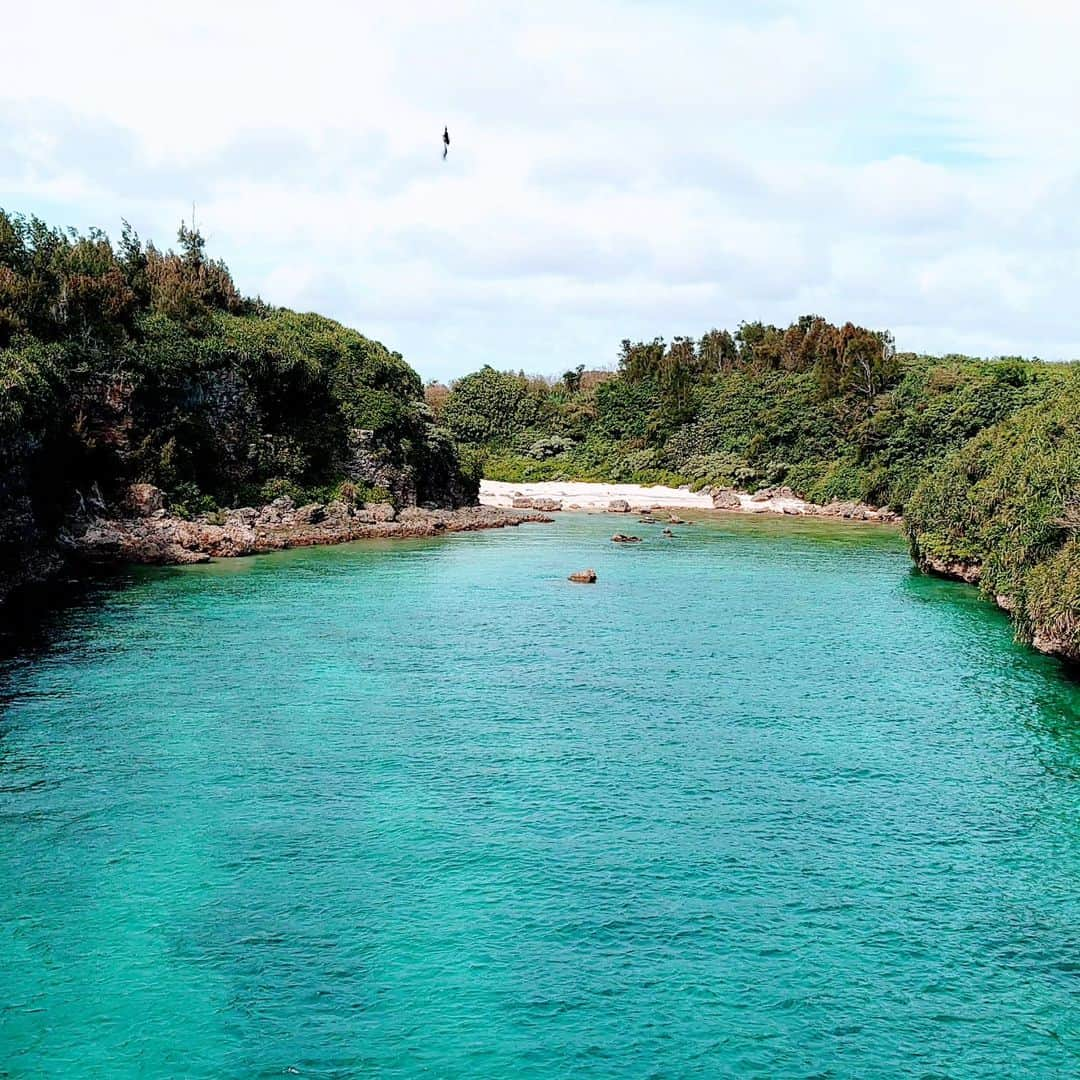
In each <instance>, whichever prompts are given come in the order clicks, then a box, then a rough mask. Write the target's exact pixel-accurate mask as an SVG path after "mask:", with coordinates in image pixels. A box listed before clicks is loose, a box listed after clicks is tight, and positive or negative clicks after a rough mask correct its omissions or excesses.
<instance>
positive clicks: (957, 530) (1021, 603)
mask: <svg viewBox="0 0 1080 1080" xmlns="http://www.w3.org/2000/svg"><path fill="white" fill-rule="evenodd" d="M907 524H908V530H909V534H910V536H911V540H912V548H913V551H914V553H915V555H916V558H918V559H919V560H920V561H921V562H924V563H929V564H937V565H939V566H942V567H948V566H949V565H950V564H959V565H960V566H965V565H967V566H975V567H980V568H981V577H980V584H981V586H982V588H983V589H984V590H985V591H986V592H987V593H988V594H989V595H991V596H1000V597H1003V598H1004V599H1005V603H1006V604H1007V606H1008V607H1009V608H1010V610H1012V611H1013V612H1014V614H1015V616H1016V619H1017V622H1018V625H1019V627H1020V631H1021V634H1022V635H1023V636H1024V637H1026V638H1029V639H1030V638H1035V639H1037V640H1038V641H1040V643H1041V644H1042V645H1043V646H1048V647H1050V648H1051V649H1052V651H1055V652H1059V653H1061V654H1062V655H1065V656H1069V657H1071V658H1073V659H1080V542H1078V539H1077V530H1078V529H1080V372H1077V371H1075V370H1073V371H1070V372H1069V373H1068V377H1067V378H1066V379H1064V380H1063V381H1062V383H1061V385H1060V386H1057V387H1056V388H1055V393H1054V394H1053V395H1051V396H1050V397H1049V398H1047V399H1046V400H1044V401H1042V402H1040V404H1038V405H1035V406H1031V407H1029V408H1026V409H1024V410H1022V411H1021V412H1018V413H1017V414H1016V415H1014V416H1011V417H1009V418H1008V419H1007V420H1005V421H1003V422H1002V423H1000V424H996V425H994V426H993V427H991V428H988V429H987V430H985V431H983V432H981V433H980V434H978V435H977V436H975V438H973V439H971V440H970V441H969V442H967V443H966V444H965V445H964V446H963V447H962V448H961V449H960V450H958V451H956V452H955V453H954V454H952V455H951V456H950V457H949V458H948V459H947V460H946V461H945V462H944V463H943V464H942V465H941V466H940V467H939V468H938V469H936V470H934V471H933V472H932V473H931V474H930V475H929V476H928V477H927V478H926V480H924V482H923V483H922V484H921V485H920V487H919V488H918V489H917V491H916V492H915V494H914V496H913V497H912V499H911V502H910V504H909V506H908V513H907Z"/></svg>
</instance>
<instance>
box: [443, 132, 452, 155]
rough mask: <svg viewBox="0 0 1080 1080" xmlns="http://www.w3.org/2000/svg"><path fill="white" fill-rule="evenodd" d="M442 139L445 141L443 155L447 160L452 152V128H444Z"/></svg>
mask: <svg viewBox="0 0 1080 1080" xmlns="http://www.w3.org/2000/svg"><path fill="white" fill-rule="evenodd" d="M442 141H443V148H442V156H443V161H445V160H446V155H447V154H448V153H449V152H450V129H449V128H445V127H444V128H443V129H442Z"/></svg>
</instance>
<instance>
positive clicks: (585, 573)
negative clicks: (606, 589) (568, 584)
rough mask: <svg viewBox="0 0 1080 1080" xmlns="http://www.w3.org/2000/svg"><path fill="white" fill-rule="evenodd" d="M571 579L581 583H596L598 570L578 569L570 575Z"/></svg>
mask: <svg viewBox="0 0 1080 1080" xmlns="http://www.w3.org/2000/svg"><path fill="white" fill-rule="evenodd" d="M569 580H570V581H576V582H578V583H579V584H581V585H595V584H596V571H595V570H577V571H575V572H574V573H573V574H571V575H570V578H569Z"/></svg>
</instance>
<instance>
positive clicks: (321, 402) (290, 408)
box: [0, 210, 475, 592]
mask: <svg viewBox="0 0 1080 1080" xmlns="http://www.w3.org/2000/svg"><path fill="white" fill-rule="evenodd" d="M133 481H141V482H146V483H150V484H154V485H156V486H158V487H160V488H162V489H163V490H164V491H165V493H166V495H167V497H168V500H169V503H170V509H171V510H172V512H174V513H176V514H179V515H181V516H183V515H185V514H191V513H196V512H200V511H207V510H213V509H214V508H216V507H217V506H218V505H221V506H241V505H259V504H262V503H266V502H269V501H270V500H272V499H274V498H275V497H277V496H281V495H291V496H293V497H295V498H297V499H306V498H312V499H314V498H320V499H324V500H325V499H327V498H329V497H331V496H335V495H336V496H337V497H344V498H347V499H352V500H362V499H363V498H365V497H368V496H371V495H378V496H379V497H391V498H393V499H394V500H395V501H397V502H398V503H401V504H411V503H417V502H420V503H432V504H438V505H458V504H461V503H464V502H468V501H472V500H473V499H474V497H475V479H470V478H467V477H465V476H464V475H463V474H462V472H461V470H460V468H459V463H458V458H457V453H456V450H455V447H454V445H453V442H452V440H451V439H450V438H449V437H448V436H447V435H446V434H445V433H443V432H440V431H439V430H438V429H437V428H436V427H435V425H434V423H433V417H432V415H431V412H430V410H429V409H428V407H427V405H426V404H425V403H424V399H423V391H422V386H421V382H420V379H419V377H418V376H417V374H416V372H415V371H413V370H412V368H411V367H409V365H408V364H407V363H405V361H404V360H403V359H402V357H401V356H400V355H398V354H397V353H393V352H390V351H389V350H387V349H386V348H384V347H383V346H382V345H380V344H379V343H378V342H375V341H370V340H369V339H367V338H365V337H363V336H362V335H361V334H358V333H356V332H355V331H353V330H349V329H347V328H346V327H344V326H341V325H340V324H338V323H336V322H333V321H332V320H330V319H325V318H322V317H320V316H318V315H310V314H297V313H296V312H292V311H288V310H285V309H282V308H274V307H271V306H269V305H267V304H265V303H263V302H262V301H260V300H250V299H245V298H244V297H242V296H241V295H240V293H239V291H238V290H237V288H236V285H235V284H234V282H233V279H232V276H231V275H230V273H229V271H228V269H227V268H226V266H225V265H224V264H223V263H222V262H220V261H215V260H213V259H210V258H209V257H208V256H207V255H206V252H205V245H204V241H203V238H202V236H201V235H200V234H199V233H198V232H194V231H190V230H188V229H186V228H183V227H182V228H181V229H180V234H179V250H178V251H176V252H173V251H159V250H158V249H157V248H156V247H154V246H153V245H152V244H145V245H144V244H143V243H142V242H141V241H140V240H139V238H138V237H137V236H136V235H135V234H134V233H133V232H132V231H131V229H130V228H128V227H126V226H125V228H124V231H123V233H122V235H121V238H120V241H119V243H118V244H116V245H114V244H113V243H112V242H111V241H110V240H109V239H108V238H107V237H106V236H105V235H104V234H103V233H101V232H97V231H93V232H90V233H88V234H85V235H80V234H77V233H75V232H73V231H62V230H59V229H55V228H51V227H49V226H48V225H46V224H45V223H43V222H41V221H39V220H37V219H34V218H23V217H19V216H15V215H11V214H8V213H6V212H4V211H2V210H0V578H2V579H3V581H4V583H5V585H6V586H10V585H11V584H12V583H13V582H16V583H17V581H18V580H19V579H20V578H21V577H23V576H28V577H33V576H36V575H37V574H38V573H39V572H40V571H41V570H43V569H45V568H46V564H48V563H49V562H50V561H53V560H54V559H55V557H56V556H55V547H54V545H55V541H56V539H57V537H58V535H59V534H60V533H61V532H62V530H63V529H64V528H65V527H66V525H67V524H68V523H70V522H71V521H72V520H73V519H77V518H78V517H79V516H80V515H84V514H85V513H87V512H88V508H89V510H90V511H92V510H93V509H94V508H95V507H100V506H101V505H103V504H105V503H108V502H109V501H110V500H112V499H113V498H114V497H116V496H117V495H118V493H119V492H121V491H122V490H123V489H124V487H125V486H126V485H128V484H130V483H131V482H133ZM0 591H4V592H6V591H7V590H6V588H5V589H4V590H0Z"/></svg>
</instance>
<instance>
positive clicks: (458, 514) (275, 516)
mask: <svg viewBox="0 0 1080 1080" xmlns="http://www.w3.org/2000/svg"><path fill="white" fill-rule="evenodd" d="M551 520H552V518H550V517H548V516H547V515H546V514H542V513H540V512H538V511H526V510H513V509H509V510H505V509H493V508H491V507H486V506H467V507H462V508H460V509H456V510H438V509H434V510H431V509H424V508H422V507H406V508H404V509H401V510H396V509H395V508H394V507H393V506H392V505H391V504H390V503H365V504H363V505H362V506H350V505H348V504H346V503H344V502H331V503H327V504H325V505H323V504H319V503H311V504H308V505H306V506H296V505H295V504H294V503H293V501H292V500H291V499H289V498H287V497H283V498H280V499H275V500H274V501H273V502H272V503H270V504H269V505H267V506H262V507H258V508H256V507H241V508H239V509H234V510H222V511H218V512H217V513H214V514H202V515H200V516H199V517H196V518H194V519H192V520H190V521H189V520H186V519H184V518H179V517H176V516H174V515H171V514H170V513H169V512H168V511H167V510H166V508H165V505H164V498H163V496H162V493H161V492H160V491H158V489H157V488H154V487H151V486H150V485H148V484H135V485H133V486H132V487H131V489H129V492H128V495H127V499H126V501H125V504H124V507H123V508H122V512H121V513H119V514H115V515H112V514H109V515H105V514H103V515H102V516H99V517H95V518H93V519H91V520H90V521H89V522H87V524H86V527H85V528H84V529H81V530H79V531H78V532H77V533H73V534H69V535H68V536H66V537H65V538H64V541H63V543H64V547H65V548H66V549H67V551H68V553H69V554H70V555H71V556H72V557H73V558H74V559H76V560H79V561H83V562H89V563H96V564H101V563H114V562H129V563H145V564H155V565H183V564H191V563H205V562H209V561H210V560H211V559H223V558H235V557H236V556H240V555H257V554H262V553H264V552H268V551H280V550H282V549H284V548H293V547H310V546H313V545H320V544H341V543H346V542H348V541H351V540H373V539H389V538H405V537H425V536H439V535H441V534H443V533H452V532H473V531H476V530H478V529H500V528H505V527H507V526H514V525H522V524H524V523H526V522H550V521H551Z"/></svg>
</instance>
